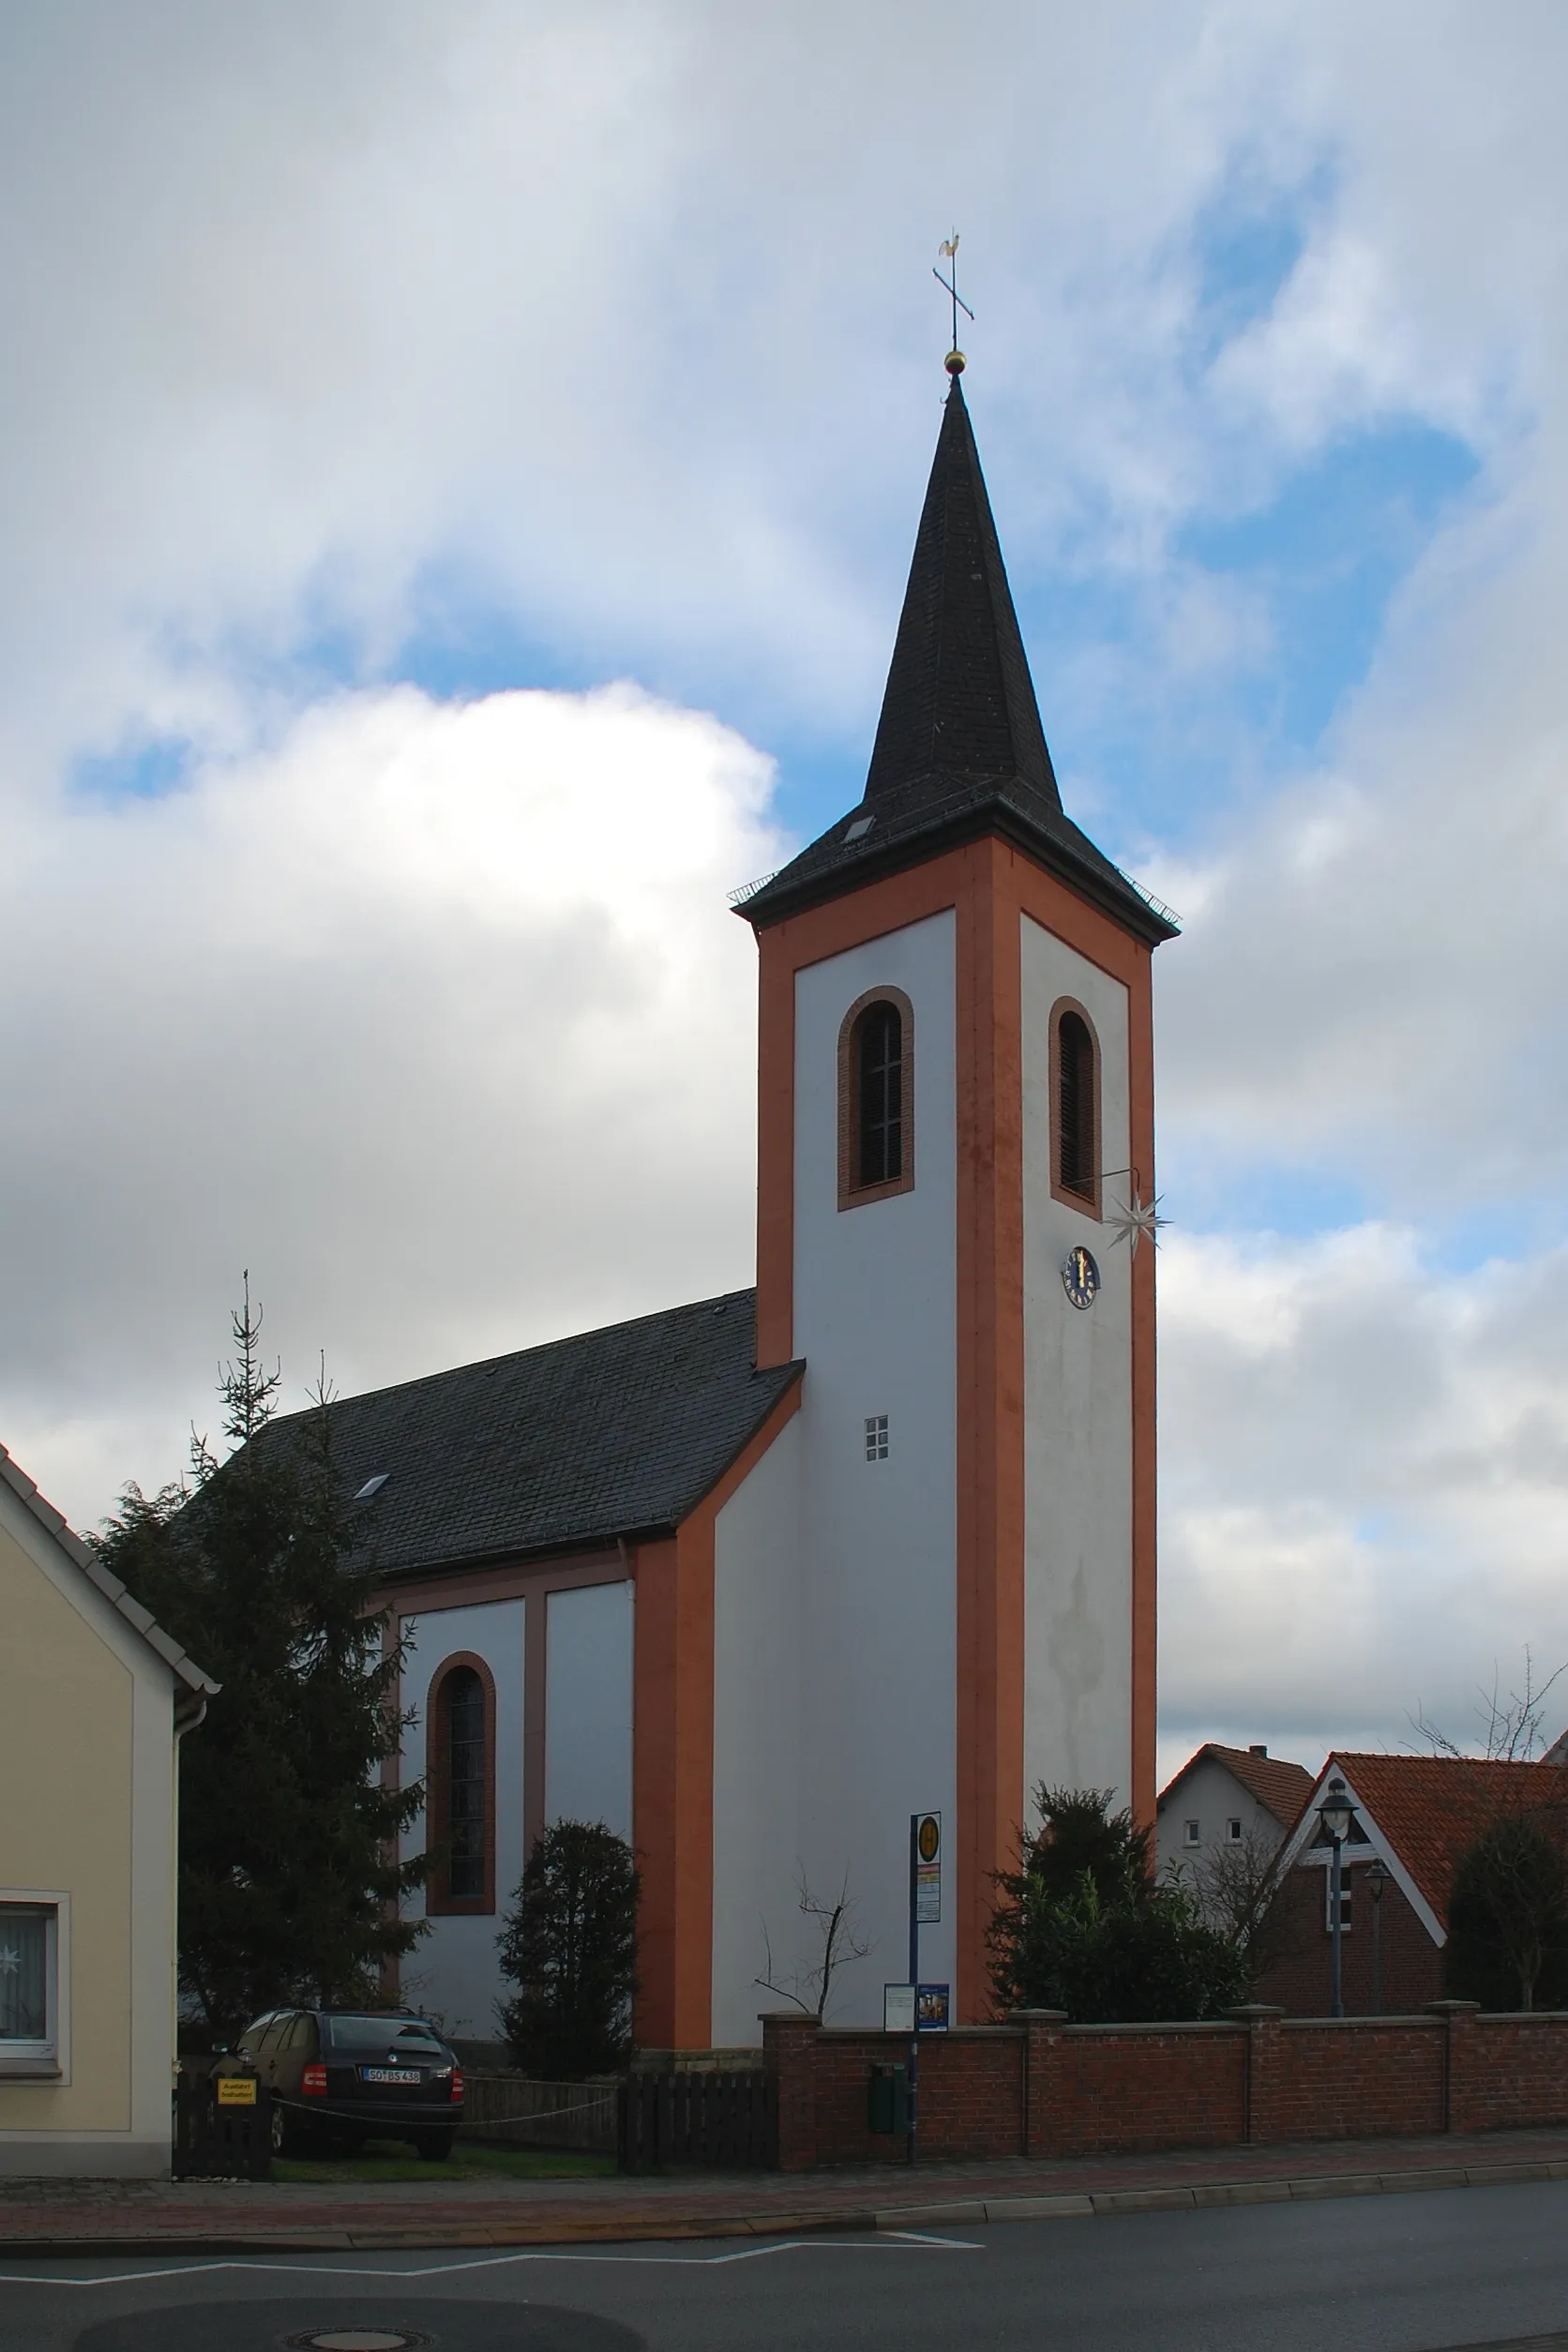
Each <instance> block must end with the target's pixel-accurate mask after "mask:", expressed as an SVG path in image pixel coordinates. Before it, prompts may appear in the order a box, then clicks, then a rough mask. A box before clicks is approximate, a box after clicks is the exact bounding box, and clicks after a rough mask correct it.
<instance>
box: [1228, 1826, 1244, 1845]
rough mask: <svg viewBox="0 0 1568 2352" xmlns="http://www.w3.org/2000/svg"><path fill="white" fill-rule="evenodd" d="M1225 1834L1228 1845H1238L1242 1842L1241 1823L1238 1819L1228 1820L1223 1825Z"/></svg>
mask: <svg viewBox="0 0 1568 2352" xmlns="http://www.w3.org/2000/svg"><path fill="white" fill-rule="evenodd" d="M1225 1836H1226V1842H1227V1844H1228V1845H1230V1846H1239V1845H1240V1844H1241V1842H1242V1825H1241V1823H1240V1822H1239V1821H1228V1822H1227V1823H1226V1825H1225Z"/></svg>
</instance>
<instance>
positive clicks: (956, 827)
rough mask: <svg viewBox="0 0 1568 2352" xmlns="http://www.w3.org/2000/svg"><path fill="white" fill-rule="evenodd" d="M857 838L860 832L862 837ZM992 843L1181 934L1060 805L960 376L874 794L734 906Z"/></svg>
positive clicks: (762, 917)
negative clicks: (996, 840) (992, 838)
mask: <svg viewBox="0 0 1568 2352" xmlns="http://www.w3.org/2000/svg"><path fill="white" fill-rule="evenodd" d="M867 821H869V822H868V823H867ZM852 830H857V831H858V837H857V838H856V839H855V840H853V841H852V840H850V839H849V835H850V833H851V831H852ZM987 834H999V835H1001V836H1002V837H1003V839H1006V840H1009V841H1011V842H1013V843H1014V845H1015V846H1016V847H1018V848H1020V849H1022V850H1023V851H1025V852H1027V853H1028V854H1029V855H1030V856H1032V857H1033V858H1035V859H1037V860H1038V862H1039V863H1040V864H1041V865H1043V866H1045V867H1048V868H1050V869H1051V870H1052V871H1054V872H1056V873H1058V874H1060V875H1061V876H1062V877H1063V879H1064V880H1065V881H1067V882H1070V883H1071V884H1072V885H1073V887H1074V888H1075V889H1077V890H1078V891H1080V892H1081V893H1082V894H1083V895H1084V896H1085V897H1089V898H1091V899H1093V900H1094V901H1096V902H1097V903H1098V904H1099V905H1101V906H1102V907H1104V908H1105V910H1106V911H1107V912H1108V913H1110V914H1112V915H1114V916H1115V917H1116V918H1117V920H1118V921H1119V922H1121V923H1123V924H1124V925H1125V926H1126V927H1127V928H1128V929H1129V930H1132V931H1134V932H1136V933H1137V935H1138V937H1139V938H1141V939H1147V940H1148V941H1150V942H1151V943H1153V942H1158V941H1160V940H1163V939H1171V938H1173V937H1174V936H1175V930H1176V927H1175V925H1174V924H1173V923H1172V922H1170V921H1169V920H1168V917H1167V915H1166V913H1165V912H1164V911H1163V910H1161V909H1158V908H1156V907H1155V906H1154V905H1153V903H1152V902H1151V901H1150V900H1149V899H1148V898H1146V897H1145V896H1144V895H1143V893H1142V892H1141V891H1140V890H1138V887H1137V885H1136V884H1135V883H1133V882H1129V881H1128V879H1127V877H1126V876H1125V875H1124V874H1123V872H1122V871H1121V870H1120V868H1119V867H1115V866H1113V865H1112V864H1111V862H1110V860H1109V859H1108V857H1106V856H1104V855H1102V853H1101V852H1100V851H1098V850H1097V849H1096V848H1095V847H1094V844H1093V841H1091V840H1090V839H1089V837H1088V836H1087V835H1086V834H1084V833H1080V832H1079V830H1078V826H1077V825H1076V824H1074V823H1073V822H1072V820H1071V818H1070V817H1068V816H1067V815H1066V814H1065V813H1064V811H1063V807H1062V797H1061V794H1060V793H1059V792H1058V791H1057V786H1056V776H1055V773H1054V771H1053V769H1052V767H1051V761H1050V753H1049V751H1048V749H1047V747H1046V738H1045V731H1044V730H1043V728H1042V727H1041V724H1040V709H1039V704H1038V702H1037V701H1036V700H1035V696H1034V686H1033V680H1032V679H1031V677H1030V674H1029V659H1028V656H1027V655H1026V654H1025V652H1024V647H1023V639H1022V636H1021V635H1020V633H1019V630H1018V614H1017V612H1016V611H1015V610H1014V606H1013V594H1012V590H1011V589H1010V588H1009V586H1008V584H1007V572H1006V567H1005V565H1003V560H1002V548H1001V545H1000V543H999V541H998V539H997V535H996V523H995V521H994V520H993V518H992V515H991V504H990V499H989V497H988V495H987V490H986V482H985V476H984V475H983V474H982V473H981V470H980V455H979V451H978V450H977V449H976V447H975V445H974V433H973V430H972V427H971V424H970V420H969V409H968V406H967V404H966V402H965V400H964V396H963V391H962V387H961V385H960V384H959V380H958V378H957V375H955V376H954V378H953V381H952V388H951V390H950V391H949V393H948V396H947V400H946V404H945V406H944V408H943V411H942V430H941V433H940V434H939V436H938V439H937V450H936V457H935V459H934V460H933V462H932V466H931V478H930V481H929V483H928V485H927V490H926V504H925V506H924V508H923V509H922V512H921V517H920V528H919V530H918V532H917V533H916V535H915V542H914V555H913V559H912V563H911V565H910V576H909V585H908V587H907V588H906V590H905V592H904V606H903V611H902V614H901V616H900V619H899V622H898V634H897V639H896V641H895V643H894V648H893V661H892V665H891V667H890V669H889V671H888V673H887V687H886V691H885V693H884V695H883V698H882V718H881V721H880V723H879V725H878V728H877V736H876V743H875V745H874V746H873V749H872V752H871V764H870V769H869V771H868V773H867V779H866V794H865V798H864V799H863V801H862V802H861V804H860V807H858V808H853V809H852V810H851V811H850V813H849V815H848V816H846V817H841V818H840V819H839V820H838V822H837V824H834V825H830V826H829V828H828V830H827V832H826V833H824V834H822V836H821V837H819V838H818V839H817V840H815V841H813V842H812V843H811V845H810V847H809V848H807V849H805V850H803V851H802V852H801V853H800V855H799V856H798V857H797V858H795V859H794V860H793V861H792V863H791V864H790V865H788V866H786V867H783V868H782V869H781V870H780V871H779V872H778V873H776V874H775V875H773V876H771V877H770V878H769V880H768V881H767V882H764V883H762V884H761V886H760V887H759V888H757V889H755V890H753V891H752V892H751V893H750V894H749V895H747V896H746V897H745V898H744V900H743V901H742V902H741V903H740V904H739V905H738V906H737V909H736V912H738V913H741V914H744V915H745V917H746V921H747V922H749V923H752V924H754V925H756V926H758V927H762V926H765V925H767V924H769V923H776V922H778V921H780V920H781V919H782V918H783V917H784V916H785V915H789V914H794V913H797V912H800V911H801V910H802V909H803V908H805V907H808V906H814V905H817V904H818V903H820V902H821V901H822V900H823V899H825V898H831V897H837V896H838V894H839V893H840V892H842V891H845V890H850V889H853V888H857V887H858V886H859V885H860V883H861V882H867V881H869V880H871V879H872V878H873V877H874V876H876V875H878V874H880V873H882V872H893V871H896V870H897V868H898V867H904V866H910V865H914V864H917V863H919V862H920V861H922V860H924V859H926V858H928V857H932V856H935V855H936V854H937V853H938V852H940V851H942V850H946V849H950V848H953V847H955V846H957V844H958V843H959V842H961V841H965V840H972V839H977V838H979V837H981V836H983V835H987Z"/></svg>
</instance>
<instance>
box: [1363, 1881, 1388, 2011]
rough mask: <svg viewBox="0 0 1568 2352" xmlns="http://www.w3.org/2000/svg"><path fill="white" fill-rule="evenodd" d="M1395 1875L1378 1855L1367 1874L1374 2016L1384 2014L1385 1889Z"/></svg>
mask: <svg viewBox="0 0 1568 2352" xmlns="http://www.w3.org/2000/svg"><path fill="white" fill-rule="evenodd" d="M1393 1876H1394V1873H1393V1871H1392V1870H1390V1868H1389V1866H1388V1864H1387V1862H1384V1860H1383V1859H1382V1856H1381V1855H1377V1856H1375V1857H1374V1859H1373V1861H1372V1862H1371V1863H1370V1864H1369V1866H1368V1868H1367V1872H1366V1885H1367V1890H1368V1892H1369V1893H1370V1894H1371V1897H1372V2014H1373V2016H1374V2017H1380V2016H1381V2015H1382V2013H1383V1943H1382V1925H1383V1889H1384V1888H1385V1887H1386V1886H1387V1884H1388V1882H1389V1880H1390V1879H1391V1878H1392V1877H1393Z"/></svg>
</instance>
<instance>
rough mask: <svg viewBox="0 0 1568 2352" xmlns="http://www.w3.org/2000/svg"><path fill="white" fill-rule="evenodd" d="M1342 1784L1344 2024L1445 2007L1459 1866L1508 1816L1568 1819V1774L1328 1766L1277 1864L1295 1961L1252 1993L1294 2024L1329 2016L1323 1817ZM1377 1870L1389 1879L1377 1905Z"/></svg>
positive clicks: (1401, 1762) (1448, 1761) (1422, 1763)
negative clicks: (1535, 1813)
mask: <svg viewBox="0 0 1568 2352" xmlns="http://www.w3.org/2000/svg"><path fill="white" fill-rule="evenodd" d="M1336 1778H1337V1779H1339V1780H1342V1781H1343V1782H1344V1783H1345V1787H1346V1790H1347V1792H1348V1794H1349V1798H1350V1801H1351V1802H1352V1804H1353V1805H1354V1807H1355V1815H1354V1818H1353V1819H1352V1821H1351V1823H1350V1828H1349V1833H1348V1835H1347V1837H1346V1838H1345V1841H1344V1845H1343V1849H1342V1854H1341V1912H1340V1922H1341V1924H1340V1934H1341V1947H1340V1949H1341V1964H1340V1965H1341V1969H1342V1974H1343V1986H1344V2004H1345V2010H1346V2013H1347V2014H1348V2015H1349V2016H1365V2015H1368V2014H1371V2013H1373V2012H1374V2011H1380V2012H1381V2013H1383V2014H1384V2015H1391V2014H1395V2013H1401V2012H1407V2011H1410V2010H1416V2009H1419V2008H1421V2006H1422V2005H1423V2003H1424V2002H1426V2001H1432V2000H1439V1999H1440V1998H1441V1997H1442V1991H1443V1981H1442V1976H1443V1961H1442V1955H1443V1946H1444V1944H1445V1943H1446V1942H1447V1940H1448V1898H1449V1892H1450V1889H1451V1888H1452V1886H1453V1883H1454V1872H1455V1866H1456V1864H1457V1863H1458V1861H1459V1858H1460V1856H1461V1855H1462V1854H1463V1853H1464V1851H1465V1849H1466V1847H1468V1846H1470V1844H1471V1843H1472V1841H1473V1840H1474V1839H1475V1838H1476V1837H1477V1836H1478V1835H1479V1833H1480V1832H1481V1831H1482V1830H1483V1829H1485V1827H1486V1825H1487V1823H1488V1822H1489V1821H1491V1820H1494V1819H1495V1818H1497V1817H1498V1816H1499V1815H1500V1814H1503V1813H1508V1812H1511V1811H1514V1810H1518V1811H1521V1812H1523V1811H1528V1810H1531V1809H1533V1808H1534V1807H1535V1806H1537V1805H1539V1804H1540V1803H1542V1802H1543V1801H1545V1802H1550V1803H1553V1804H1558V1805H1561V1806H1563V1807H1564V1808H1565V1809H1568V1772H1564V1771H1563V1769H1562V1767H1561V1765H1560V1764H1558V1763H1546V1762H1542V1763H1539V1764H1513V1763H1496V1764H1493V1763H1486V1762H1484V1761H1482V1760H1481V1759H1479V1758H1474V1757H1470V1756H1357V1755H1339V1756H1330V1757H1329V1759H1328V1761H1327V1763H1326V1764H1325V1765H1324V1766H1323V1769H1322V1772H1320V1773H1319V1777H1318V1779H1317V1781H1316V1782H1315V1783H1314V1785H1313V1787H1312V1791H1311V1794H1310V1796H1309V1797H1308V1799H1307V1802H1306V1803H1305V1804H1304V1807H1303V1809H1302V1812H1301V1816H1300V1817H1299V1819H1298V1820H1297V1822H1296V1823H1295V1825H1294V1828H1293V1829H1292V1832H1291V1835H1290V1838H1289V1843H1288V1844H1287V1846H1286V1847H1285V1850H1284V1852H1283V1854H1282V1856H1281V1866H1282V1869H1283V1871H1284V1874H1285V1894H1284V1898H1283V1899H1284V1901H1285V1902H1286V1903H1287V1904H1288V1905H1289V1930H1288V1935H1287V1941H1288V1944H1289V1954H1288V1956H1287V1957H1286V1958H1284V1959H1282V1960H1280V1961H1278V1962H1277V1963H1276V1964H1275V1965H1274V1967H1273V1968H1270V1969H1269V1970H1268V1972H1267V1973H1266V1974H1265V1975H1264V1976H1263V1978H1262V1979H1261V1980H1260V1982H1259V1985H1258V1988H1257V1993H1256V1998H1257V1999H1259V2000H1260V2001H1274V2002H1277V2003H1278V2004H1279V2005H1280V2006H1281V2007H1282V2008H1284V2009H1286V2010H1288V2011H1289V2013H1291V2014H1292V2015H1294V2016H1304V2017H1319V2016H1325V2015H1327V2014H1328V2013H1329V2008H1330V1948H1331V1942H1332V1922H1331V1914H1330V1907H1329V1906H1330V1895H1329V1889H1330V1862H1331V1859H1332V1847H1331V1844H1330V1841H1329V1839H1328V1838H1327V1837H1326V1835H1325V1834H1324V1832H1323V1827H1322V1823H1321V1822H1320V1820H1319V1817H1318V1808H1319V1805H1320V1804H1321V1803H1322V1802H1323V1797H1324V1793H1325V1791H1326V1789H1327V1787H1328V1784H1329V1782H1330V1781H1331V1780H1334V1779H1336ZM1375 1862H1380V1863H1381V1864H1382V1867H1383V1869H1384V1870H1385V1871H1386V1872H1387V1874H1388V1876H1387V1878H1386V1880H1385V1882H1384V1883H1383V1885H1382V1888H1381V1891H1380V1892H1379V1893H1378V1894H1377V1896H1376V1898H1374V1894H1373V1892H1372V1888H1373V1883H1374V1881H1373V1878H1372V1877H1369V1873H1370V1872H1371V1870H1372V1865H1373V1864H1374V1863H1375ZM1375 1980H1376V1981H1375Z"/></svg>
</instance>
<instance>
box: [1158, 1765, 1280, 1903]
mask: <svg viewBox="0 0 1568 2352" xmlns="http://www.w3.org/2000/svg"><path fill="white" fill-rule="evenodd" d="M1188 1821H1196V1822H1197V1824H1198V1843H1197V1845H1195V1846H1189V1845H1188V1844H1187V1842H1186V1836H1185V1824H1186V1823H1187V1822H1188ZM1232 1821H1239V1822H1240V1823H1241V1824H1242V1836H1243V1839H1244V1840H1258V1841H1260V1842H1265V1843H1266V1844H1267V1845H1268V1847H1270V1849H1271V1850H1272V1849H1274V1847H1278V1846H1279V1845H1280V1844H1281V1843H1282V1842H1283V1840H1284V1836H1285V1826H1286V1825H1285V1824H1283V1823H1282V1822H1279V1821H1276V1820H1275V1818H1274V1815H1273V1814H1272V1813H1271V1812H1270V1811H1269V1808H1268V1806H1267V1805H1265V1804H1260V1803H1259V1801H1258V1799H1257V1798H1256V1797H1255V1796H1254V1795H1253V1793H1252V1791H1251V1789H1250V1788H1244V1787H1243V1786H1242V1784H1241V1782H1240V1781H1239V1780H1238V1779H1237V1778H1236V1776H1235V1774H1234V1772H1231V1771H1230V1770H1229V1767H1228V1766H1227V1765H1224V1764H1222V1763H1221V1762H1220V1760H1219V1758H1218V1756H1205V1757H1204V1759H1203V1761H1202V1763H1201V1764H1195V1765H1194V1766H1193V1767H1192V1769H1191V1771H1190V1772H1184V1773H1183V1775H1182V1780H1181V1785H1180V1787H1176V1788H1173V1789H1171V1790H1170V1792H1169V1794H1168V1796H1165V1797H1162V1798H1161V1799H1160V1805H1159V1824H1158V1831H1157V1841H1158V1852H1159V1866H1160V1871H1161V1873H1162V1875H1163V1876H1165V1877H1169V1876H1170V1874H1171V1872H1172V1871H1173V1870H1175V1869H1177V1868H1179V1867H1180V1866H1181V1865H1182V1864H1184V1863H1186V1864H1188V1865H1189V1866H1190V1865H1193V1864H1197V1863H1199V1862H1202V1861H1203V1860H1204V1858H1205V1857H1206V1856H1208V1855H1210V1854H1214V1853H1217V1852H1219V1851H1221V1850H1222V1849H1223V1848H1224V1847H1226V1846H1228V1845H1229V1844H1230V1843H1231V1840H1230V1837H1229V1823H1230V1822H1232Z"/></svg>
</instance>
